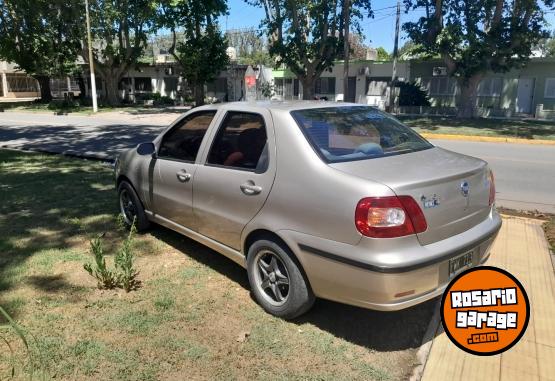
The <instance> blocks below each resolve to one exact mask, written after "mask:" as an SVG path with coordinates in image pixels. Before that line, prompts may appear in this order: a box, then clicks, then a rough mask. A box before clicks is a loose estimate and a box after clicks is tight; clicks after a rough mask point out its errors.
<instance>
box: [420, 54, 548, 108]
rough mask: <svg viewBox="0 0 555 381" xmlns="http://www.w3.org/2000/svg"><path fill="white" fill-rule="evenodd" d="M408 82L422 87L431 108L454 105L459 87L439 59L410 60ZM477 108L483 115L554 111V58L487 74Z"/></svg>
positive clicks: (479, 93) (479, 91) (479, 88)
mask: <svg viewBox="0 0 555 381" xmlns="http://www.w3.org/2000/svg"><path fill="white" fill-rule="evenodd" d="M410 65H411V81H415V82H416V83H418V84H420V85H421V87H422V88H423V89H426V90H427V92H428V95H429V97H430V102H431V104H432V107H437V108H444V109H448V108H454V107H455V104H456V98H457V96H458V95H459V91H460V89H459V88H458V85H457V82H456V80H455V79H454V78H451V77H448V76H447V74H446V69H445V68H444V64H443V62H442V61H411V63H410ZM477 105H478V108H479V111H480V112H481V114H482V115H484V116H500V117H511V116H518V115H521V116H536V117H537V118H551V117H552V116H554V115H552V114H555V59H554V58H532V59H531V60H530V62H529V63H528V64H527V65H526V66H525V67H523V68H521V69H514V70H511V71H509V72H507V73H490V74H488V75H486V76H485V77H484V79H483V80H482V81H481V83H480V84H479V85H478V101H477Z"/></svg>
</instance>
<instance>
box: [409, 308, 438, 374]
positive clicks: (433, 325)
mask: <svg viewBox="0 0 555 381" xmlns="http://www.w3.org/2000/svg"><path fill="white" fill-rule="evenodd" d="M440 308H441V298H440V299H438V301H437V303H436V306H435V308H434V314H433V315H432V319H431V320H430V324H428V328H427V329H426V332H425V333H424V337H423V338H422V344H421V345H420V348H418V351H417V352H416V360H417V361H418V365H417V366H416V367H415V368H414V369H413V370H412V374H411V376H410V378H409V380H410V381H420V380H421V379H422V376H423V375H424V369H425V368H426V363H427V362H428V357H429V356H430V351H431V350H432V344H433V343H434V339H435V337H436V334H437V332H438V330H439V329H440V327H441V319H440V316H439V312H440V311H439V310H440Z"/></svg>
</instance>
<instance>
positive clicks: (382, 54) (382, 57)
mask: <svg viewBox="0 0 555 381" xmlns="http://www.w3.org/2000/svg"><path fill="white" fill-rule="evenodd" d="M376 50H377V51H378V61H389V60H390V59H391V55H390V54H389V53H388V52H387V50H385V48H384V47H383V46H380V47H379V48H378V49H376Z"/></svg>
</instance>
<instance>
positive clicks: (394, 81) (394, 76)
mask: <svg viewBox="0 0 555 381" xmlns="http://www.w3.org/2000/svg"><path fill="white" fill-rule="evenodd" d="M400 21H401V1H400V0H397V20H396V22H395V44H394V47H393V72H392V75H391V90H390V92H389V112H390V113H393V112H395V110H396V109H397V101H398V99H397V97H396V96H395V95H396V94H395V89H396V87H395V85H396V84H397V58H398V57H397V56H398V55H399V28H400Z"/></svg>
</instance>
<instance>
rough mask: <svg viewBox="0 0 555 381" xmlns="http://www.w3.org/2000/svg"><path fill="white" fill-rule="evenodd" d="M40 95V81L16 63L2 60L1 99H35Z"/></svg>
mask: <svg viewBox="0 0 555 381" xmlns="http://www.w3.org/2000/svg"><path fill="white" fill-rule="evenodd" d="M39 96H40V93H39V85H38V82H37V81H36V80H35V79H34V78H32V77H30V76H28V75H27V74H25V73H24V72H22V71H19V70H17V69H16V67H15V65H13V64H10V63H8V62H5V61H0V99H2V100H11V99H16V100H17V99H22V98H26V99H35V98H37V97H39Z"/></svg>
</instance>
